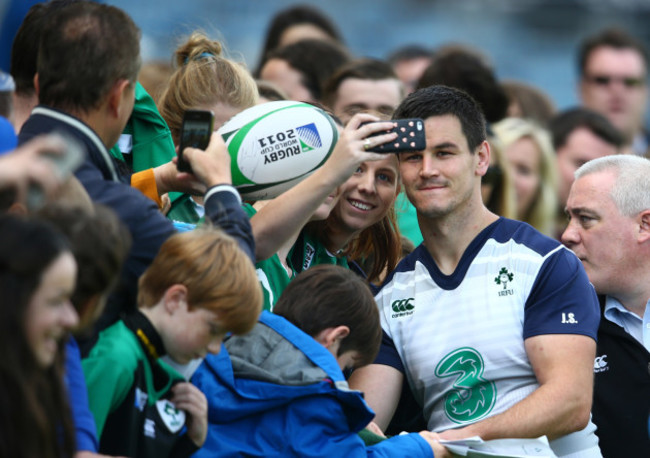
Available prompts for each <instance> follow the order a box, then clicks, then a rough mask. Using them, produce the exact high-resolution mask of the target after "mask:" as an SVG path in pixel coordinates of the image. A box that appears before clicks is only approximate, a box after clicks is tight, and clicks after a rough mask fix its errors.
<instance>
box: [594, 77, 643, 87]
mask: <svg viewBox="0 0 650 458" xmlns="http://www.w3.org/2000/svg"><path fill="white" fill-rule="evenodd" d="M585 80H587V81H589V82H590V83H593V84H595V85H597V86H603V87H605V86H609V85H611V84H612V83H620V84H622V85H623V86H625V87H626V88H629V89H632V88H637V87H641V86H643V85H645V79H644V78H635V77H633V76H607V75H586V76H585Z"/></svg>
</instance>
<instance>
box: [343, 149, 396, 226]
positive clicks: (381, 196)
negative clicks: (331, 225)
mask: <svg viewBox="0 0 650 458" xmlns="http://www.w3.org/2000/svg"><path fill="white" fill-rule="evenodd" d="M398 179H399V173H398V164H397V157H396V156H395V155H394V154H388V155H386V158H385V159H382V160H379V161H374V162H363V163H362V164H361V165H360V166H359V168H358V169H357V171H356V172H355V173H354V174H353V175H352V176H351V177H350V178H349V179H348V180H347V181H346V182H345V183H343V185H342V186H341V194H340V198H339V201H338V204H337V205H336V207H335V208H334V211H333V212H332V213H333V217H334V218H335V219H336V221H337V222H338V223H339V225H340V226H341V229H342V230H344V231H345V232H348V233H349V235H350V237H352V236H354V235H356V234H358V233H359V232H361V231H362V230H364V229H366V228H368V227H370V226H372V225H373V224H375V223H377V222H378V221H380V220H381V219H382V218H383V217H384V216H385V215H386V213H387V212H388V210H389V209H390V206H391V205H392V204H393V202H394V201H395V197H396V196H397V190H398Z"/></svg>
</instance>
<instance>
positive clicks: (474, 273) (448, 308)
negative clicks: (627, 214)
mask: <svg viewBox="0 0 650 458" xmlns="http://www.w3.org/2000/svg"><path fill="white" fill-rule="evenodd" d="M375 299H376V301H377V303H378V305H379V309H380V315H381V322H382V327H383V329H384V331H385V333H386V335H387V337H389V338H390V339H392V342H390V340H389V339H384V342H383V343H382V349H381V352H380V356H379V357H378V359H377V362H378V363H382V364H389V365H392V366H394V367H396V368H398V369H400V370H402V371H403V372H404V373H405V375H406V377H407V379H408V382H409V384H410V386H411V389H412V391H413V394H414V396H415V398H416V400H417V401H418V402H419V403H420V405H421V406H422V408H423V411H424V417H425V419H427V421H428V426H429V429H430V430H433V431H443V430H446V429H449V428H457V427H460V426H463V425H466V424H469V423H473V422H475V421H479V420H481V419H484V418H486V417H488V416H492V415H495V414H498V413H500V412H503V411H505V410H507V409H508V408H510V407H511V406H512V405H513V404H515V403H517V402H519V401H520V400H522V399H523V398H525V397H526V396H528V395H529V394H530V393H531V392H533V391H534V390H535V389H536V388H537V387H538V386H539V385H538V383H537V380H536V378H535V374H534V372H533V369H532V367H531V365H530V362H529V361H528V357H527V355H526V350H525V348H524V340H525V339H526V338H528V337H532V336H536V335H541V334H583V335H586V336H589V337H592V338H593V339H596V333H597V329H598V322H599V318H600V317H599V307H598V300H597V297H596V293H595V291H594V289H593V287H592V285H591V284H590V283H589V280H588V278H587V275H586V273H585V271H584V268H583V267H582V264H581V263H580V260H578V259H577V257H576V256H575V255H574V254H573V253H572V252H571V251H569V250H568V249H566V248H565V247H563V246H562V245H560V244H559V243H558V242H557V241H555V240H553V239H551V238H548V237H546V236H544V235H542V234H540V233H539V232H537V231H536V230H535V229H533V228H532V227H531V226H529V225H528V224H525V223H521V222H518V221H512V220H508V219H505V218H500V219H499V220H497V221H495V222H494V223H492V224H491V225H490V226H488V227H487V228H485V229H484V230H483V231H482V232H481V233H480V234H479V235H478V236H477V237H476V238H475V239H474V240H473V241H472V243H471V244H470V245H469V246H468V248H467V250H466V251H465V253H464V254H463V256H462V258H461V260H460V262H459V264H458V266H457V268H456V270H455V272H454V273H453V274H451V275H445V274H443V273H442V272H440V270H439V269H438V267H437V266H436V264H435V262H434V261H433V259H432V258H431V256H430V255H429V253H428V251H427V250H426V248H425V247H424V245H420V246H419V247H418V248H417V249H416V250H415V251H414V252H413V253H411V254H410V255H409V256H408V257H406V258H405V259H404V260H403V261H402V262H401V263H400V264H399V265H398V266H397V268H396V270H395V271H394V272H393V273H392V274H391V275H390V276H389V277H388V278H387V279H386V281H385V282H384V285H383V286H382V288H381V290H380V291H379V293H378V294H377V295H376V297H375ZM396 354H397V355H399V358H396ZM400 363H401V364H400ZM400 366H401V367H400ZM591 428H592V429H593V425H592V426H591ZM591 435H592V436H593V434H591ZM594 440H595V437H594Z"/></svg>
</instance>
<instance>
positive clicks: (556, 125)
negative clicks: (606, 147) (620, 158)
mask: <svg viewBox="0 0 650 458" xmlns="http://www.w3.org/2000/svg"><path fill="white" fill-rule="evenodd" d="M548 127H549V131H550V132H551V136H552V137H553V148H554V149H555V151H556V152H557V150H558V149H559V148H561V147H563V146H564V145H565V144H566V142H567V139H568V138H569V136H570V135H571V134H572V133H573V131H575V130H576V129H579V128H581V127H584V128H586V129H589V131H590V132H591V133H593V134H594V135H595V136H597V137H598V138H600V139H601V140H603V141H604V142H606V143H609V144H610V145H613V146H615V147H616V148H621V147H622V146H623V142H624V141H623V135H622V134H621V132H620V131H619V130H618V129H617V128H616V127H614V125H613V124H612V123H611V122H610V121H609V119H607V118H606V117H605V116H603V115H601V114H600V113H597V112H595V111H593V110H590V109H589V108H583V107H576V108H570V109H568V110H564V111H562V112H561V113H559V114H557V115H556V116H555V117H553V118H552V119H551V121H550V123H549V126H548Z"/></svg>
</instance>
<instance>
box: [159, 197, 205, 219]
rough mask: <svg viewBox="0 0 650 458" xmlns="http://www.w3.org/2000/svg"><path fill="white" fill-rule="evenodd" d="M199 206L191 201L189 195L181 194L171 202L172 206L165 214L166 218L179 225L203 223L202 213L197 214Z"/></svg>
mask: <svg viewBox="0 0 650 458" xmlns="http://www.w3.org/2000/svg"><path fill="white" fill-rule="evenodd" d="M198 208H199V204H197V203H196V202H194V201H193V200H192V197H190V195H189V194H182V195H181V196H180V197H179V198H177V199H176V200H175V201H173V202H172V206H171V208H170V209H169V211H168V212H167V218H168V219H170V220H172V221H180V222H181V223H189V224H196V225H198V224H199V223H202V222H203V221H204V215H203V212H201V214H199V212H198Z"/></svg>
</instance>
